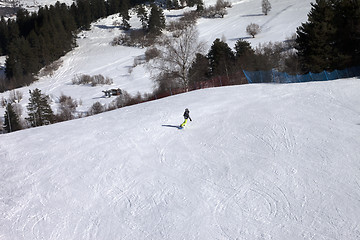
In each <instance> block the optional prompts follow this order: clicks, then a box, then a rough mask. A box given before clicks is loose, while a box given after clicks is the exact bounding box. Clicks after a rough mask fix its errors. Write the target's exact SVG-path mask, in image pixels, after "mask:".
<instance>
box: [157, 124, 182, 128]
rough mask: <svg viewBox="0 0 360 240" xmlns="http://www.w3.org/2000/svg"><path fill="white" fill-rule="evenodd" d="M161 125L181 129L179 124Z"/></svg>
mask: <svg viewBox="0 0 360 240" xmlns="http://www.w3.org/2000/svg"><path fill="white" fill-rule="evenodd" d="M161 126H163V127H171V128H177V129H181V127H180V126H179V125H177V126H176V125H161Z"/></svg>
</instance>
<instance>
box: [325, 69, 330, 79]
mask: <svg viewBox="0 0 360 240" xmlns="http://www.w3.org/2000/svg"><path fill="white" fill-rule="evenodd" d="M324 73H325V77H326V81H329V78H328V76H327V73H326V70H324Z"/></svg>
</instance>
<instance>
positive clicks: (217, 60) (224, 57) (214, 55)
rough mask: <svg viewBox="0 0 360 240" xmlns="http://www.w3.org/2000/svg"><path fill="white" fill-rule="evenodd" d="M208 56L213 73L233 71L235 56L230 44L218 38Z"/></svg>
mask: <svg viewBox="0 0 360 240" xmlns="http://www.w3.org/2000/svg"><path fill="white" fill-rule="evenodd" d="M207 58H208V59H209V61H210V67H211V74H212V75H213V76H214V75H224V74H228V73H229V72H231V69H232V67H233V65H234V60H235V56H234V53H233V52H232V50H231V48H230V47H229V45H228V44H227V43H225V42H223V41H221V40H220V39H218V38H217V39H216V40H215V41H214V43H213V45H212V46H211V48H210V50H209V52H208V55H207Z"/></svg>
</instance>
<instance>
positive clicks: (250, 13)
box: [0, 0, 312, 116]
mask: <svg viewBox="0 0 360 240" xmlns="http://www.w3.org/2000/svg"><path fill="white" fill-rule="evenodd" d="M54 2H55V1H54ZM65 2H66V3H67V4H71V2H69V1H65ZM230 2H232V8H229V9H228V14H227V15H225V17H224V18H221V19H220V18H219V19H199V20H198V24H197V27H198V31H199V35H200V36H199V37H200V39H199V40H200V41H204V42H206V44H207V47H208V48H210V46H211V45H212V43H213V41H214V40H215V39H216V38H221V39H223V40H226V42H227V43H228V44H229V46H230V47H233V46H234V44H235V42H236V41H237V40H238V39H239V38H245V39H246V40H247V41H249V42H250V43H251V44H252V46H253V47H256V46H257V45H258V44H259V43H267V42H270V41H272V42H276V41H284V40H286V38H287V37H290V36H291V35H292V34H293V33H295V31H296V27H298V26H300V24H301V22H305V21H306V20H307V13H308V12H309V10H310V8H311V5H310V2H312V1H311V0H303V1H297V0H272V1H271V5H272V10H271V11H270V12H269V14H268V16H264V15H262V12H261V1H260V0H238V1H235V0H233V1H230ZM24 3H25V2H24ZM37 3H38V4H42V5H44V4H51V3H52V0H38V1H37ZM205 3H206V5H215V3H216V1H215V0H206V1H205ZM188 10H189V9H185V10H176V11H174V10H172V11H168V10H165V11H164V14H165V16H166V21H168V22H169V21H172V20H175V19H177V18H178V17H179V16H181V15H182V13H183V11H188ZM116 20H117V21H120V18H119V17H118V15H113V16H109V17H108V18H105V19H100V20H99V21H97V22H95V23H93V24H92V28H91V30H90V31H85V32H82V33H80V34H79V39H77V43H78V47H77V48H75V49H74V50H73V51H71V52H69V53H68V54H66V55H65V56H64V57H63V58H61V61H62V65H61V66H60V67H59V69H58V70H57V71H55V72H54V73H53V74H52V75H48V76H43V77H40V80H39V81H38V82H36V83H33V84H32V85H30V86H29V87H24V88H21V89H18V91H21V92H23V94H24V100H23V101H22V105H23V107H24V109H25V106H26V104H27V102H28V98H29V94H28V92H29V89H31V90H32V89H35V88H39V89H41V90H42V92H43V93H45V94H48V95H50V96H51V98H52V99H53V100H54V102H56V101H57V100H58V98H59V96H60V95H61V94H65V95H67V96H71V97H72V98H73V99H76V100H78V102H81V103H82V105H81V106H79V108H78V110H79V111H86V110H88V108H89V107H90V106H91V105H92V104H93V103H94V102H97V101H99V102H101V103H103V104H107V103H109V102H110V101H112V100H113V99H111V98H110V99H107V98H103V96H104V93H103V92H102V91H103V90H107V89H110V88H121V89H124V90H126V91H128V92H129V93H130V94H132V95H135V94H137V92H140V93H149V92H152V91H153V87H154V84H153V80H152V79H151V75H150V69H148V68H146V66H144V65H138V66H136V67H134V62H135V61H136V59H138V58H142V57H143V56H144V53H145V49H138V48H130V47H124V46H116V47H113V46H111V45H110V42H111V41H112V40H113V38H114V37H117V36H119V34H120V33H122V31H121V30H120V29H119V28H118V27H115V26H114V25H113V22H114V21H116ZM251 22H255V23H257V24H259V25H260V26H261V27H262V29H263V30H262V32H261V33H260V34H259V35H257V36H256V38H254V39H253V38H249V37H248V35H247V34H246V32H245V29H246V26H247V25H248V24H249V23H251ZM130 24H131V26H132V27H133V28H137V27H140V21H139V20H138V19H137V18H136V16H134V15H133V16H132V18H131V20H130ZM0 59H1V58H0ZM79 74H88V75H91V76H93V75H96V74H102V75H103V76H105V77H110V78H112V79H113V81H114V84H113V85H111V86H109V85H103V86H96V87H88V86H77V85H72V84H71V80H72V79H73V78H74V76H76V75H79ZM2 96H3V97H5V98H8V97H9V93H8V92H7V93H0V97H2ZM53 107H54V109H56V105H54V106H53ZM0 116H3V109H0Z"/></svg>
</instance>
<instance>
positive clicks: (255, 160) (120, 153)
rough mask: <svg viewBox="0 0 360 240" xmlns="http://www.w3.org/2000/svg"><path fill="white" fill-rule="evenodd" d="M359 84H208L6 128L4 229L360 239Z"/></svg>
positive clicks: (53, 234)
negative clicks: (83, 114)
mask: <svg viewBox="0 0 360 240" xmlns="http://www.w3.org/2000/svg"><path fill="white" fill-rule="evenodd" d="M359 88H360V81H359V79H343V80H337V81H329V82H312V83H299V84H286V85H274V84H253V85H242V86H231V87H223V88H212V89H203V90H198V91H193V92H189V93H186V94H180V95H176V96H172V97H168V98H165V99H160V100H157V101H153V102H147V103H143V104H139V105H135V106H131V107H125V108H122V109H118V110H114V111H111V112H107V113H103V114H99V115H95V116H92V117H88V118H83V119H77V120H73V121H69V122H64V123H60V124H54V125H50V126H44V127H39V128H32V129H27V130H24V131H19V132H15V133H11V134H6V135H1V136H0V142H1V144H0V159H1V165H0V181H1V185H0V187H1V189H0V212H1V217H0V239H1V240H20V239H26V240H31V239H49V240H53V239H204V240H205V239H206V240H208V239H284V240H285V239H346V240H351V239H354V240H355V239H359V237H360V227H359V226H360V217H359V216H360V208H359V207H358V205H359V201H360V162H359V159H360V149H359V147H358V146H359V145H360V138H359V136H360V107H359V106H360V96H359V94H358V89H359ZM185 107H188V108H189V109H190V116H191V118H192V119H193V121H192V122H189V123H188V126H187V127H186V128H185V129H183V130H178V129H177V128H175V127H172V126H173V125H174V126H175V125H178V124H180V123H181V122H182V113H183V110H184V108H185Z"/></svg>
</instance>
